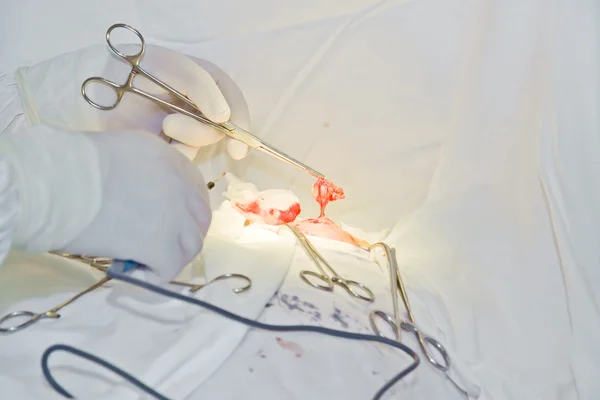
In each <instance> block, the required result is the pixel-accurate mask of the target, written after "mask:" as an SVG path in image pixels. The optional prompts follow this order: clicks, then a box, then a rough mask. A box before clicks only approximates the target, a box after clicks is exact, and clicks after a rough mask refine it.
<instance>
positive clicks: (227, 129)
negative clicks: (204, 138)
mask: <svg viewBox="0 0 600 400" xmlns="http://www.w3.org/2000/svg"><path fill="white" fill-rule="evenodd" d="M117 28H124V29H127V30H129V31H131V32H133V33H134V34H135V35H136V36H137V37H138V38H139V39H140V44H141V50H140V51H139V52H138V53H137V54H132V55H127V54H123V53H121V52H120V51H119V50H117V48H116V47H114V46H113V44H112V43H111V40H110V34H111V32H112V31H113V30H114V29H117ZM106 42H107V43H108V46H109V47H110V49H111V50H112V51H113V52H114V53H115V54H116V55H117V56H119V57H120V58H122V59H123V60H125V61H127V62H128V63H129V64H130V65H131V72H130V73H129V77H128V78H127V81H126V82H125V83H124V84H123V85H119V84H117V83H115V82H112V81H109V80H107V79H104V78H100V77H92V78H88V79H86V80H85V81H84V82H83V84H82V85H81V93H82V95H83V97H84V98H85V100H86V101H87V102H88V103H89V104H90V105H92V106H93V107H95V108H97V109H99V110H105V111H106V110H112V109H114V108H115V107H117V105H119V103H120V102H121V100H122V98H123V95H124V94H125V93H127V92H130V93H134V94H137V95H139V96H142V97H144V98H146V99H148V100H151V101H153V102H155V103H158V104H160V105H162V106H165V107H167V108H170V109H171V110H173V111H177V112H179V113H181V114H184V115H187V116H188V117H191V118H193V119H195V120H197V121H200V122H202V123H204V124H208V125H210V126H212V127H214V128H216V129H218V130H219V131H221V132H222V133H224V134H225V135H227V136H229V137H231V138H233V139H235V140H238V141H240V142H243V143H245V144H247V145H248V146H249V147H252V148H254V149H258V150H260V151H262V152H264V153H267V154H269V155H270V156H273V157H275V158H277V159H279V160H281V161H284V162H286V163H288V164H290V165H292V166H294V167H296V168H299V169H300V170H302V171H304V172H307V173H309V174H310V175H312V176H314V177H316V178H321V177H324V175H323V174H321V173H320V172H318V171H316V170H314V169H312V168H310V167H309V166H307V165H306V164H304V163H302V162H300V161H298V160H296V159H294V158H292V157H290V156H289V155H287V154H285V153H283V152H281V151H279V150H277V149H276V148H274V147H273V146H271V145H270V144H268V143H266V142H264V141H263V140H262V139H260V138H259V137H257V136H255V135H253V134H252V133H250V132H248V131H246V130H244V129H242V128H240V127H239V126H237V125H235V124H233V123H231V122H223V123H216V122H213V121H211V120H209V119H208V118H206V117H204V116H203V114H202V112H201V111H200V110H199V109H198V107H197V106H196V105H195V104H194V103H193V102H192V101H191V100H190V99H188V98H187V97H186V96H185V95H184V94H182V93H180V92H179V91H177V90H175V89H174V88H172V87H171V86H169V85H167V84H166V83H165V82H163V81H161V80H159V79H158V78H156V77H154V76H153V75H151V74H150V73H148V72H147V71H145V70H144V69H142V67H141V66H140V63H141V61H142V58H143V57H144V53H145V51H146V41H145V39H144V37H143V36H142V34H141V33H140V32H139V31H138V30H137V29H135V28H133V27H131V26H129V25H126V24H114V25H112V26H111V27H110V28H108V31H107V32H106ZM137 75H142V76H144V77H146V78H148V79H149V80H150V81H152V82H154V83H155V84H157V85H158V86H160V87H161V88H163V89H165V90H166V91H167V92H169V93H170V94H171V95H173V96H174V97H176V98H177V99H179V100H181V101H182V102H184V103H185V104H186V105H187V106H189V107H191V108H192V109H193V111H192V112H190V111H188V110H186V109H184V108H182V107H179V106H177V105H175V104H172V103H169V102H167V101H164V100H162V99H160V98H158V97H156V96H153V95H151V94H149V93H146V92H144V91H142V90H139V89H137V88H135V87H134V86H133V80H134V78H135V77H136V76H137ZM90 83H96V84H101V85H104V86H108V87H110V88H112V89H113V90H114V91H115V92H116V94H117V98H116V100H115V102H114V104H112V105H109V106H103V105H100V104H98V103H96V102H94V101H93V100H92V99H90V98H89V97H88V95H87V93H86V87H87V85H88V84H90Z"/></svg>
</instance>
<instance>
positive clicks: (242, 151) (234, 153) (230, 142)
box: [227, 138, 248, 160]
mask: <svg viewBox="0 0 600 400" xmlns="http://www.w3.org/2000/svg"><path fill="white" fill-rule="evenodd" d="M227 153H228V154H229V156H230V157H231V158H233V159H234V160H241V159H243V158H244V157H246V156H247V155H248V145H247V144H246V143H243V142H240V141H239V140H235V139H232V138H227Z"/></svg>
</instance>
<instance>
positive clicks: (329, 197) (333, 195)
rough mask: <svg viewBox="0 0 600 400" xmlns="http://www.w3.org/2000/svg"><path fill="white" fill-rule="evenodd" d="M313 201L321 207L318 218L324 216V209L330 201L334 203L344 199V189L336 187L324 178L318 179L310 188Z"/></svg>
mask: <svg viewBox="0 0 600 400" xmlns="http://www.w3.org/2000/svg"><path fill="white" fill-rule="evenodd" d="M312 196H313V199H315V201H316V202H317V203H319V205H320V206H321V214H320V215H319V217H324V216H325V207H327V204H329V202H331V201H336V200H340V199H344V198H346V196H345V195H344V189H342V188H341V187H337V186H336V185H335V184H334V183H333V182H331V181H328V180H327V179H325V178H318V179H317V181H316V182H315V183H314V184H313V187H312Z"/></svg>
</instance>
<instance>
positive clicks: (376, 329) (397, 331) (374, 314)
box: [369, 310, 400, 341]
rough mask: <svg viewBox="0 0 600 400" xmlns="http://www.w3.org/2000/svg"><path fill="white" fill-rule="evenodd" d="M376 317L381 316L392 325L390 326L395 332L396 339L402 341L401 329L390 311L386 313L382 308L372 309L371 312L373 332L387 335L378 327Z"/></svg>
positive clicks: (370, 319) (370, 320)
mask: <svg viewBox="0 0 600 400" xmlns="http://www.w3.org/2000/svg"><path fill="white" fill-rule="evenodd" d="M375 317H379V318H381V319H383V320H384V321H385V322H387V323H388V325H389V326H390V328H392V331H393V332H394V336H395V337H396V340H397V341H400V329H399V328H398V325H397V324H396V321H394V319H393V318H392V317H390V315H389V314H388V313H385V312H383V311H381V310H376V311H371V312H370V313H369V323H370V324H371V329H373V332H375V334H376V335H377V336H381V337H385V335H384V334H383V333H381V330H380V329H379V327H377V323H376V322H375Z"/></svg>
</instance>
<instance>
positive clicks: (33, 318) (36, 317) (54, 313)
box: [0, 277, 112, 333]
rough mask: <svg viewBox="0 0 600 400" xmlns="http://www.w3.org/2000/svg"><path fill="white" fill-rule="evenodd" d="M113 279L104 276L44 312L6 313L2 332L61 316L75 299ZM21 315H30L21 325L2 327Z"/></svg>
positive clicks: (2, 319) (0, 320) (9, 331)
mask: <svg viewBox="0 0 600 400" xmlns="http://www.w3.org/2000/svg"><path fill="white" fill-rule="evenodd" d="M111 279H112V278H109V277H105V278H102V279H101V280H100V281H98V282H96V283H95V284H93V285H92V286H90V287H89V288H87V289H85V290H83V291H81V292H79V293H77V294H76V295H75V296H73V297H71V298H70V299H69V300H67V301H65V302H64V303H61V304H59V305H57V306H56V307H53V308H51V309H50V310H48V311H46V312H44V313H34V312H31V311H15V312H12V313H9V314H6V315H5V316H4V317H2V318H0V333H12V332H16V331H20V330H21V329H24V328H27V327H28V326H30V325H31V324H33V323H35V322H38V321H41V320H42V319H45V318H51V319H57V318H60V314H59V313H58V312H59V311H60V310H61V309H62V308H64V307H66V306H68V305H69V304H71V303H72V302H74V301H75V300H77V299H78V298H80V297H81V296H83V295H84V294H87V293H89V292H91V291H93V290H94V289H97V288H99V287H100V286H102V285H104V284H105V283H106V282H108V281H110V280H111ZM19 317H29V319H28V320H27V321H25V322H23V323H21V324H19V325H11V326H9V327H7V328H2V324H3V323H4V322H6V321H8V320H10V319H13V318H19Z"/></svg>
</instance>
